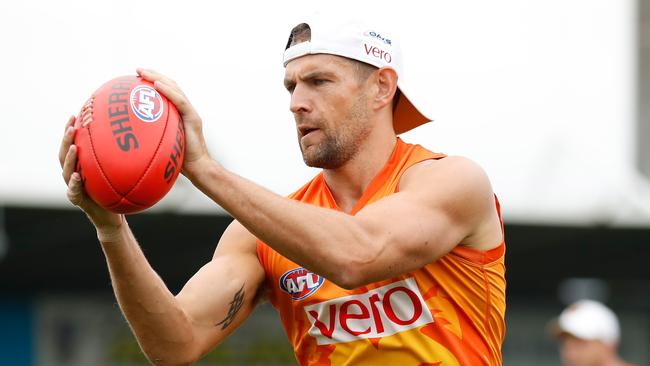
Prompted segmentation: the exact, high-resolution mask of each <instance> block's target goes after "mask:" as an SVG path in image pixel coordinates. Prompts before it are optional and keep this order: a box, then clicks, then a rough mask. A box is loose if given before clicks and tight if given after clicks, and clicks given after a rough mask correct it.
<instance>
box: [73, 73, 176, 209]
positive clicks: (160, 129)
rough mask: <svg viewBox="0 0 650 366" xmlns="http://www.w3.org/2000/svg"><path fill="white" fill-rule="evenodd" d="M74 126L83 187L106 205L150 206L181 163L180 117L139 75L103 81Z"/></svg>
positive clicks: (173, 107)
mask: <svg viewBox="0 0 650 366" xmlns="http://www.w3.org/2000/svg"><path fill="white" fill-rule="evenodd" d="M75 129H76V133H75V142H74V143H75V145H76V146H77V150H78V153H77V154H78V160H77V171H78V172H79V173H80V174H81V179H82V182H83V184H84V189H85V190H86V193H87V194H88V195H89V196H90V198H92V199H93V200H94V201H95V202H97V203H98V204H99V205H101V206H102V207H104V208H106V209H108V210H110V211H113V212H117V213H134V212H138V211H142V210H144V209H146V208H148V207H151V206H153V205H154V204H155V203H156V202H158V201H159V200H160V199H161V198H163V197H164V196H165V194H167V192H169V190H170V189H171V187H172V186H173V185H174V182H175V181H176V178H177V177H178V173H179V172H180V170H181V167H182V165H183V157H184V154H185V130H184V127H183V121H182V120H181V118H180V116H179V114H178V111H177V110H176V107H175V106H174V105H173V104H172V103H170V102H169V101H168V100H167V98H165V96H163V95H161V94H160V93H158V92H157V91H156V90H155V89H154V88H153V84H152V83H150V82H148V81H145V80H143V79H142V78H140V77H137V76H123V77H118V78H116V79H113V80H111V81H109V82H107V83H106V84H104V85H102V86H101V87H100V88H99V89H98V90H97V91H96V92H95V93H93V95H92V96H91V97H90V99H88V101H87V102H86V104H85V105H84V106H83V108H82V109H81V112H80V114H79V118H77V121H76V123H75Z"/></svg>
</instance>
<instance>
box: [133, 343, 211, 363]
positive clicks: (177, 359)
mask: <svg viewBox="0 0 650 366" xmlns="http://www.w3.org/2000/svg"><path fill="white" fill-rule="evenodd" d="M142 351H143V353H144V354H145V356H146V357H147V359H148V360H149V362H150V363H151V364H152V365H156V366H185V365H192V364H194V363H195V362H197V361H198V360H199V358H201V354H199V353H198V352H193V351H191V350H189V347H187V348H184V349H179V350H178V351H175V352H170V351H171V350H170V349H156V350H153V349H143V350H142Z"/></svg>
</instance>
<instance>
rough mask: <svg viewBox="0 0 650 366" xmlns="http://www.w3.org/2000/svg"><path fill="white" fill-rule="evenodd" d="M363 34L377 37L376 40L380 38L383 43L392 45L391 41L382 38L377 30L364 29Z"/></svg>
mask: <svg viewBox="0 0 650 366" xmlns="http://www.w3.org/2000/svg"><path fill="white" fill-rule="evenodd" d="M363 35H364V36H367V37H372V38H376V39H378V40H380V41H382V42H384V43H386V44H388V45H392V44H393V41H391V40H390V39H388V38H384V37H382V36H381V34H379V33H377V32H373V31H366V32H365V33H363Z"/></svg>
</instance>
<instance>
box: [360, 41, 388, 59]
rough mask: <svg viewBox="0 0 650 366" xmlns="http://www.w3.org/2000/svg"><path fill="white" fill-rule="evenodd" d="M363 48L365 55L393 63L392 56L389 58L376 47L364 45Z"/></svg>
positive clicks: (386, 53)
mask: <svg viewBox="0 0 650 366" xmlns="http://www.w3.org/2000/svg"><path fill="white" fill-rule="evenodd" d="M363 48H364V49H365V51H366V55H368V56H372V57H375V58H378V59H380V60H382V61H384V62H387V63H391V61H393V56H391V55H390V53H388V52H386V51H384V50H382V49H381V48H379V47H377V46H369V45H367V44H365V43H364V44H363Z"/></svg>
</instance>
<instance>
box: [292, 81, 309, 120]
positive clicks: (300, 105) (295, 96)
mask: <svg viewBox="0 0 650 366" xmlns="http://www.w3.org/2000/svg"><path fill="white" fill-rule="evenodd" d="M289 109H290V110H291V112H292V113H294V114H296V113H307V112H310V111H311V103H310V99H309V96H308V95H307V91H306V90H305V89H304V87H302V86H301V85H296V87H295V88H294V89H293V92H292V93H291V105H290V106H289Z"/></svg>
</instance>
